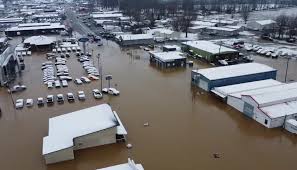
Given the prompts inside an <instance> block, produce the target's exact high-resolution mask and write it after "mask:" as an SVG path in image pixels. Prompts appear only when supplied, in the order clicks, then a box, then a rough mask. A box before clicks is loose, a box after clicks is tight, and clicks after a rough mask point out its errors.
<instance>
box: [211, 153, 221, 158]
mask: <svg viewBox="0 0 297 170" xmlns="http://www.w3.org/2000/svg"><path fill="white" fill-rule="evenodd" d="M213 157H214V158H216V159H218V158H221V155H220V154H219V153H214V154H213Z"/></svg>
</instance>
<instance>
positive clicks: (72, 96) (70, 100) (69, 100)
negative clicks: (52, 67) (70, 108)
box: [67, 93, 75, 102]
mask: <svg viewBox="0 0 297 170" xmlns="http://www.w3.org/2000/svg"><path fill="white" fill-rule="evenodd" d="M67 100H68V102H74V100H75V98H74V95H73V93H67Z"/></svg>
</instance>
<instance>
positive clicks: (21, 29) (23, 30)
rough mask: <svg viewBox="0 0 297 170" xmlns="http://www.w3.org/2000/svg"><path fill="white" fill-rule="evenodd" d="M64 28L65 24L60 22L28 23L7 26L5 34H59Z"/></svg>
mask: <svg viewBox="0 0 297 170" xmlns="http://www.w3.org/2000/svg"><path fill="white" fill-rule="evenodd" d="M63 30H65V25H61V24H60V23H26V24H19V25H18V26H15V27H10V28H7V29H6V30H5V34H6V35H7V36H27V35H40V34H55V33H56V34H58V33H60V31H63Z"/></svg>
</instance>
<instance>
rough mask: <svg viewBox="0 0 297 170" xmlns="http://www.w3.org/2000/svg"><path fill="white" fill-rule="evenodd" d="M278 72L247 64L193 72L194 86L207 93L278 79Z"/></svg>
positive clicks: (265, 67) (269, 68)
mask: <svg viewBox="0 0 297 170" xmlns="http://www.w3.org/2000/svg"><path fill="white" fill-rule="evenodd" d="M276 73H277V70H276V69H274V68H271V67H269V66H267V65H264V64H259V63H247V64H237V65H231V66H222V67H214V68H207V69H199V70H192V73H191V74H192V75H191V78H192V84H193V85H196V86H198V87H200V88H201V89H203V90H205V91H210V90H212V89H213V88H215V87H221V86H227V85H233V84H239V83H246V82H252V81H258V80H265V79H276Z"/></svg>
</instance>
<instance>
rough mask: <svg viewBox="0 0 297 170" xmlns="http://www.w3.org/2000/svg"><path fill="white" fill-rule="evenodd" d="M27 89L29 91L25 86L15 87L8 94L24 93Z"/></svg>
mask: <svg viewBox="0 0 297 170" xmlns="http://www.w3.org/2000/svg"><path fill="white" fill-rule="evenodd" d="M26 89H27V87H26V86H25V85H15V86H13V87H12V88H11V90H10V91H9V90H8V92H12V93H15V92H20V91H24V90H26Z"/></svg>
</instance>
